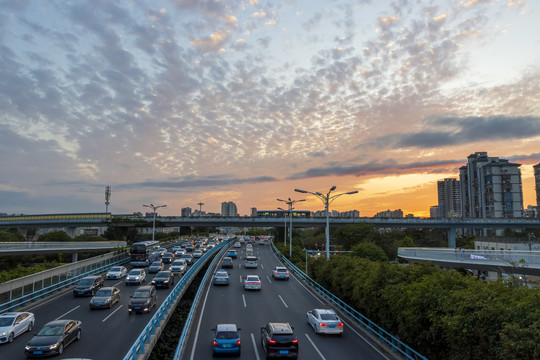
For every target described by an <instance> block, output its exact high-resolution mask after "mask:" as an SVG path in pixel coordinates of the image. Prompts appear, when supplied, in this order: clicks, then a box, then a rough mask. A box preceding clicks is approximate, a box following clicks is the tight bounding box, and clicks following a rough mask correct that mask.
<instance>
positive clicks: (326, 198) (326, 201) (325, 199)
mask: <svg viewBox="0 0 540 360" xmlns="http://www.w3.org/2000/svg"><path fill="white" fill-rule="evenodd" d="M334 190H336V187H335V186H332V187H331V188H330V191H328V193H327V194H326V195H324V194H321V193H320V192H315V193H314V192H311V191H306V190H300V189H294V191H296V192H299V193H302V194H311V195H315V196H316V197H318V198H319V200H321V201H322V202H323V203H324V205H325V210H326V260H327V261H328V260H330V212H329V210H328V209H329V207H330V204H331V203H332V201H334V200H335V199H336V198H338V197H340V196H341V195H352V194H356V193H358V190H355V191H349V192H346V193H341V194H336V195H332V196H330V193H331V192H332V191H334Z"/></svg>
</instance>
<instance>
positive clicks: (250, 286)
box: [244, 275, 262, 290]
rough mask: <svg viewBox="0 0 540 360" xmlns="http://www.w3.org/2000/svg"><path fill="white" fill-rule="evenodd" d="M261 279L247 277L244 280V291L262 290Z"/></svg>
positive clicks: (252, 276)
mask: <svg viewBox="0 0 540 360" xmlns="http://www.w3.org/2000/svg"><path fill="white" fill-rule="evenodd" d="M261 288H262V283H261V279H260V278H259V276H257V275H247V276H246V278H245V279H244V289H246V290H261Z"/></svg>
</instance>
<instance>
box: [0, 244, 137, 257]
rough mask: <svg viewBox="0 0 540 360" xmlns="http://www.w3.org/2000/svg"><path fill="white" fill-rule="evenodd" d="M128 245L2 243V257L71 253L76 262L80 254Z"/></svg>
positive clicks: (0, 249)
mask: <svg viewBox="0 0 540 360" xmlns="http://www.w3.org/2000/svg"><path fill="white" fill-rule="evenodd" d="M126 245H127V243H126V242H125V241H55V242H34V241H31V242H26V243H24V242H4V243H2V242H0V256H8V255H35V254H58V253H70V254H73V255H72V257H73V262H75V261H77V254H78V253H80V252H94V251H95V252H99V251H110V250H113V249H116V248H120V247H124V246H126Z"/></svg>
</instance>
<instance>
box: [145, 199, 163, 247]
mask: <svg viewBox="0 0 540 360" xmlns="http://www.w3.org/2000/svg"><path fill="white" fill-rule="evenodd" d="M143 206H144V207H149V208H152V210H153V211H154V221H153V225H152V240H154V239H155V234H156V209H159V208H162V207H167V205H154V204H150V205H143Z"/></svg>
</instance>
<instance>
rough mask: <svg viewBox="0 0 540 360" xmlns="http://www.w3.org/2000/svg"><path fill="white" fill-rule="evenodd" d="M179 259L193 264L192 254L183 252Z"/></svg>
mask: <svg viewBox="0 0 540 360" xmlns="http://www.w3.org/2000/svg"><path fill="white" fill-rule="evenodd" d="M180 259H182V260H185V261H186V263H187V264H188V265H191V264H193V255H191V254H184V255H182V257H181V258H180Z"/></svg>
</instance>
